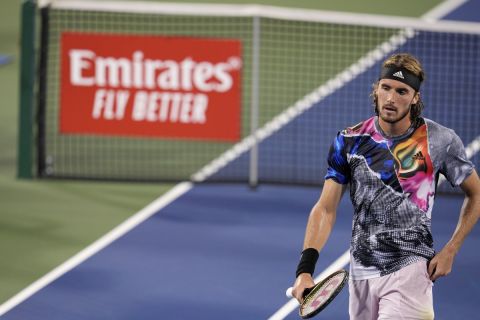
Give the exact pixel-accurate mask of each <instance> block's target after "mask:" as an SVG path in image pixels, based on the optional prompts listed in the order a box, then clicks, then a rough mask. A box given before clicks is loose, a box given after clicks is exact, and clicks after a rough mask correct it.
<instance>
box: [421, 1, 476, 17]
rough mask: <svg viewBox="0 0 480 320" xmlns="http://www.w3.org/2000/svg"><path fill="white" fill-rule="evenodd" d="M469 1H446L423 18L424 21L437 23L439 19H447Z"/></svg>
mask: <svg viewBox="0 0 480 320" xmlns="http://www.w3.org/2000/svg"><path fill="white" fill-rule="evenodd" d="M466 2H468V0H449V1H444V2H442V3H441V4H439V5H438V6H436V7H435V8H433V9H432V10H430V11H428V12H427V13H425V14H424V15H423V16H422V19H424V20H426V21H432V22H433V21H437V20H438V19H440V18H442V17H445V16H446V15H447V14H449V13H450V12H452V11H453V10H455V9H457V8H458V7H460V6H461V5H463V4H464V3H466Z"/></svg>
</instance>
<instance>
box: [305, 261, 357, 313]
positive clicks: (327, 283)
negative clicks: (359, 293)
mask: <svg viewBox="0 0 480 320" xmlns="http://www.w3.org/2000/svg"><path fill="white" fill-rule="evenodd" d="M347 281H348V272H347V271H346V270H338V271H335V272H334V273H332V274H331V275H329V276H328V277H326V278H325V279H324V280H322V281H320V282H319V283H317V284H316V285H315V286H314V287H313V288H311V289H310V291H309V292H308V294H307V295H306V296H305V297H304V299H303V303H302V304H301V305H300V309H299V314H300V317H302V319H309V318H312V317H314V316H316V315H317V314H318V313H319V312H320V311H322V310H323V309H325V307H326V306H327V305H328V304H330V302H332V301H333V299H334V298H335V297H336V296H337V295H338V294H339V293H340V291H341V290H342V288H343V287H344V286H345V284H346V283H347Z"/></svg>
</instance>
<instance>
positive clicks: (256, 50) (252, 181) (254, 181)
mask: <svg viewBox="0 0 480 320" xmlns="http://www.w3.org/2000/svg"><path fill="white" fill-rule="evenodd" d="M252 23H253V39H252V93H251V95H252V96H251V105H250V134H251V137H252V139H253V146H252V149H251V150H250V172H249V177H248V181H249V185H250V188H252V189H254V188H256V187H257V185H258V138H257V133H256V132H257V129H258V107H259V106H258V101H259V99H258V92H259V88H258V86H259V72H260V31H261V29H260V16H258V15H255V16H253V21H252Z"/></svg>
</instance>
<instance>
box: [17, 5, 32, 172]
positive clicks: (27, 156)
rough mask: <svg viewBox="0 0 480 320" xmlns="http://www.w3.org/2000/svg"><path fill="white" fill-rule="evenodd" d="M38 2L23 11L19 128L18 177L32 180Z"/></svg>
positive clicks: (23, 7)
mask: <svg viewBox="0 0 480 320" xmlns="http://www.w3.org/2000/svg"><path fill="white" fill-rule="evenodd" d="M35 11H36V1H35V0H24V1H23V3H22V9H21V49H20V83H19V88H20V90H19V91H20V92H19V95H20V96H19V120H18V121H19V125H18V148H17V152H18V155H17V177H18V178H23V179H32V178H33V174H32V163H33V129H32V126H33V103H34V87H35V81H34V79H35V77H34V75H35Z"/></svg>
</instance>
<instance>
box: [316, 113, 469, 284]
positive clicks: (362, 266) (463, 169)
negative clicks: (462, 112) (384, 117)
mask: <svg viewBox="0 0 480 320" xmlns="http://www.w3.org/2000/svg"><path fill="white" fill-rule="evenodd" d="M328 165H329V167H328V171H327V175H326V177H325V178H326V179H333V180H335V181H336V182H338V183H340V184H347V183H349V184H350V197H351V200H352V204H353V207H354V215H353V227H352V228H353V230H352V240H351V244H350V255H351V260H350V261H351V263H350V274H351V277H352V279H355V280H360V279H368V278H374V277H379V276H383V275H386V274H389V273H391V272H394V271H397V270H400V269H401V268H403V267H405V266H407V265H408V264H410V263H412V262H415V261H418V260H421V259H426V260H429V259H431V258H432V257H433V256H434V249H433V239H432V234H431V214H432V207H433V202H434V198H435V191H436V186H437V180H438V179H437V178H438V174H439V173H442V174H443V175H444V176H445V177H446V178H447V180H448V181H449V182H450V183H451V184H452V185H453V186H457V185H459V184H461V183H462V182H463V181H464V180H465V178H466V177H468V176H469V175H470V173H471V172H472V171H473V164H472V163H471V162H470V161H469V160H467V157H466V155H465V150H464V147H463V144H462V142H461V140H460V138H459V137H458V136H457V135H456V134H455V132H454V131H453V130H451V129H448V128H445V127H443V126H441V125H439V124H437V123H436V122H434V121H432V120H428V119H425V118H420V119H418V120H417V121H416V123H415V124H413V125H412V126H411V127H410V128H409V129H408V130H407V132H406V133H405V134H403V135H401V136H398V137H394V138H389V137H387V136H386V135H385V134H384V133H383V132H382V130H381V128H380V126H379V125H378V118H377V117H372V118H370V119H368V120H366V121H364V122H361V123H359V124H357V125H355V126H354V127H351V128H347V129H345V130H343V131H341V132H339V133H338V135H337V137H336V138H335V140H334V143H333V144H332V147H331V148H330V152H329V156H328Z"/></svg>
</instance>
